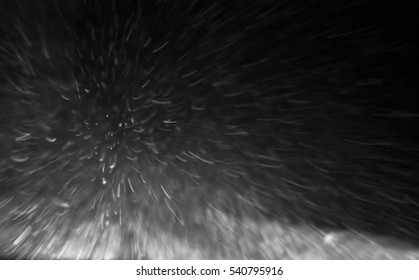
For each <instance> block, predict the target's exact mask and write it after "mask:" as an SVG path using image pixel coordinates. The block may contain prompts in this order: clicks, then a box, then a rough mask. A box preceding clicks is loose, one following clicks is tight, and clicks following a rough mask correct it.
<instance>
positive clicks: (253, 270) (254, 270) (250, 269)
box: [230, 266, 284, 275]
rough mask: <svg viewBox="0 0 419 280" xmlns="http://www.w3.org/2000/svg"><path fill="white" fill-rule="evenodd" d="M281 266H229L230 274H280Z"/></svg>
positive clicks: (281, 272)
mask: <svg viewBox="0 0 419 280" xmlns="http://www.w3.org/2000/svg"><path fill="white" fill-rule="evenodd" d="M282 274H284V272H283V271H282V267H264V266H261V267H257V266H243V267H234V266H232V267H230V275H282Z"/></svg>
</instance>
